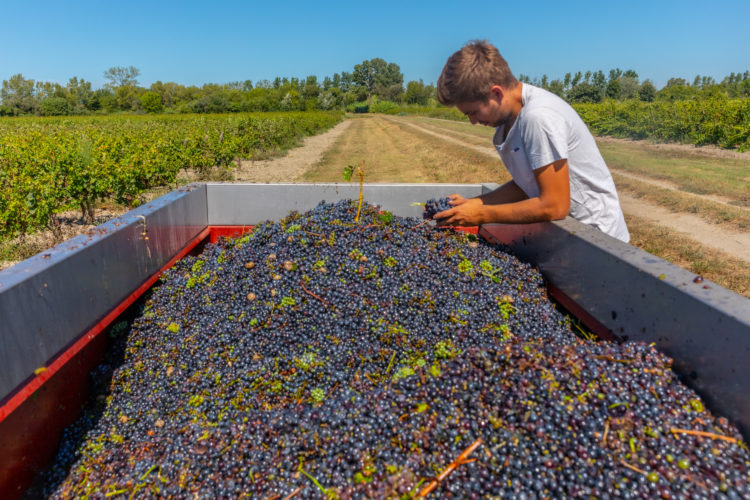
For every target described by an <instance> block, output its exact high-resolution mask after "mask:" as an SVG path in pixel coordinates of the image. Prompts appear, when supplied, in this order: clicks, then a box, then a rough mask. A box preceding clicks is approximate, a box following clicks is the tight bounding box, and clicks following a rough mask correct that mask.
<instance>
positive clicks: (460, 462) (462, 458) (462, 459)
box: [419, 438, 483, 498]
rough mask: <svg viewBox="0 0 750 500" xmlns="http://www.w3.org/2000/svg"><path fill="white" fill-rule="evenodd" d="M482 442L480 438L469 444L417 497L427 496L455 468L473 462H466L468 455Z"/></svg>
mask: <svg viewBox="0 0 750 500" xmlns="http://www.w3.org/2000/svg"><path fill="white" fill-rule="evenodd" d="M482 442H483V441H482V438H479V439H477V440H476V441H474V442H473V443H471V445H470V446H469V447H468V448H466V449H465V450H464V452H463V453H461V454H460V455H459V456H458V458H457V459H456V460H454V461H453V462H451V463H450V464H449V465H448V467H446V468H445V469H444V470H443V472H441V473H440V475H439V476H438V477H436V478H435V479H433V480H432V481H430V484H428V485H427V486H425V488H424V489H423V490H422V491H420V492H419V497H420V498H424V497H426V496H427V495H429V494H430V492H431V491H432V490H434V489H435V488H437V486H438V485H439V484H440V483H441V482H443V481H444V480H445V478H446V477H448V474H450V473H451V472H453V470H454V469H456V467H458V466H459V465H463V464H467V463H470V462H473V461H474V460H473V459H471V460H468V457H469V455H471V454H472V452H473V451H474V450H476V449H477V448H479V447H480V446H481V445H482Z"/></svg>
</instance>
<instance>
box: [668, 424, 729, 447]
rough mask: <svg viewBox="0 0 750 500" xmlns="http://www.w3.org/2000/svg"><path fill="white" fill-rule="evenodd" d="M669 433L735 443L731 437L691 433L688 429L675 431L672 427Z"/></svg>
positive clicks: (709, 433) (698, 432) (701, 432)
mask: <svg viewBox="0 0 750 500" xmlns="http://www.w3.org/2000/svg"><path fill="white" fill-rule="evenodd" d="M670 431H671V432H672V434H690V435H691V436H699V437H709V438H711V439H721V440H724V441H729V442H730V443H735V444H736V443H737V439H735V438H733V437H729V436H722V435H721V434H714V433H713V432H705V431H692V430H689V429H677V428H675V427H672V428H671V429H670Z"/></svg>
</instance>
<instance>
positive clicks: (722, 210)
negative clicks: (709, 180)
mask: <svg viewBox="0 0 750 500" xmlns="http://www.w3.org/2000/svg"><path fill="white" fill-rule="evenodd" d="M612 177H613V178H614V180H615V184H616V185H617V189H618V190H620V191H622V192H625V193H628V194H630V195H631V196H634V197H636V198H639V199H643V200H645V201H648V202H650V203H655V204H657V205H660V206H662V207H664V208H667V209H669V210H671V211H672V212H675V213H687V214H693V215H696V216H698V217H700V218H701V219H703V220H704V221H706V222H708V223H710V224H717V225H720V226H723V227H726V228H728V229H732V230H737V231H747V230H749V229H750V210H745V209H742V208H733V207H731V206H728V205H726V204H723V203H718V202H714V201H710V200H705V199H701V198H698V197H696V196H691V195H689V194H685V193H681V192H679V191H675V190H673V189H667V188H662V187H658V186H654V185H651V184H647V183H645V182H640V181H638V180H635V179H632V178H629V177H625V176H622V175H618V174H617V173H615V172H613V173H612Z"/></svg>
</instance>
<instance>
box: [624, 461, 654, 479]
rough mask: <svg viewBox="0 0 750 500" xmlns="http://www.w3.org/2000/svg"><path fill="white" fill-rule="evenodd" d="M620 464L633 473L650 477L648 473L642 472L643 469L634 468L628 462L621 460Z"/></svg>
mask: <svg viewBox="0 0 750 500" xmlns="http://www.w3.org/2000/svg"><path fill="white" fill-rule="evenodd" d="M620 463H621V464H622V465H624V466H625V467H627V468H628V469H630V470H632V471H635V472H638V473H640V474H643V475H644V476H647V475H648V474H647V473H646V471H642V470H641V469H639V468H638V467H634V466H632V465H630V464H629V463H627V462H626V461H625V460H620Z"/></svg>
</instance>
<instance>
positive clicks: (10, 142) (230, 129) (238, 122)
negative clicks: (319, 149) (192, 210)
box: [0, 112, 341, 238]
mask: <svg viewBox="0 0 750 500" xmlns="http://www.w3.org/2000/svg"><path fill="white" fill-rule="evenodd" d="M340 119H341V113H339V112H305V113H301V112H299V113H252V114H238V115H200V116H195V115H190V116H184V115H180V116H160V117H145V116H128V117H123V116H118V117H114V116H110V117H95V118H84V117H81V118H64V119H39V118H21V119H13V120H3V121H0V238H13V237H17V236H23V235H25V234H28V233H31V232H33V231H37V230H39V229H43V228H45V227H46V228H49V229H52V230H53V231H55V230H56V228H57V224H58V222H57V217H56V214H58V213H59V212H61V211H64V210H67V209H70V208H73V207H78V208H80V209H81V211H82V213H83V215H84V217H85V218H86V219H87V220H92V219H93V207H94V205H95V203H96V202H98V201H100V200H103V199H110V198H111V199H114V200H115V201H117V202H119V203H125V204H128V205H131V206H132V205H133V204H134V203H136V202H137V200H138V197H139V195H140V194H142V193H143V192H144V191H145V190H148V189H151V188H154V187H158V186H164V185H170V184H173V183H174V182H175V180H176V178H177V174H178V173H179V171H180V170H181V169H187V168H192V169H195V170H196V171H197V172H198V173H199V174H201V173H205V172H207V171H208V170H210V169H211V168H214V167H215V166H218V167H222V168H229V167H230V166H231V165H232V163H233V162H234V161H237V160H238V159H240V158H243V159H247V158H252V157H253V156H255V155H257V154H258V153H261V152H267V151H273V150H276V149H283V148H285V147H288V146H289V145H291V144H292V143H294V142H295V141H296V140H297V139H298V138H300V137H303V136H307V135H312V134H315V133H318V132H320V131H321V130H325V129H327V128H330V127H331V126H333V125H334V124H336V123H337V122H338V121H339V120H340Z"/></svg>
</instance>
